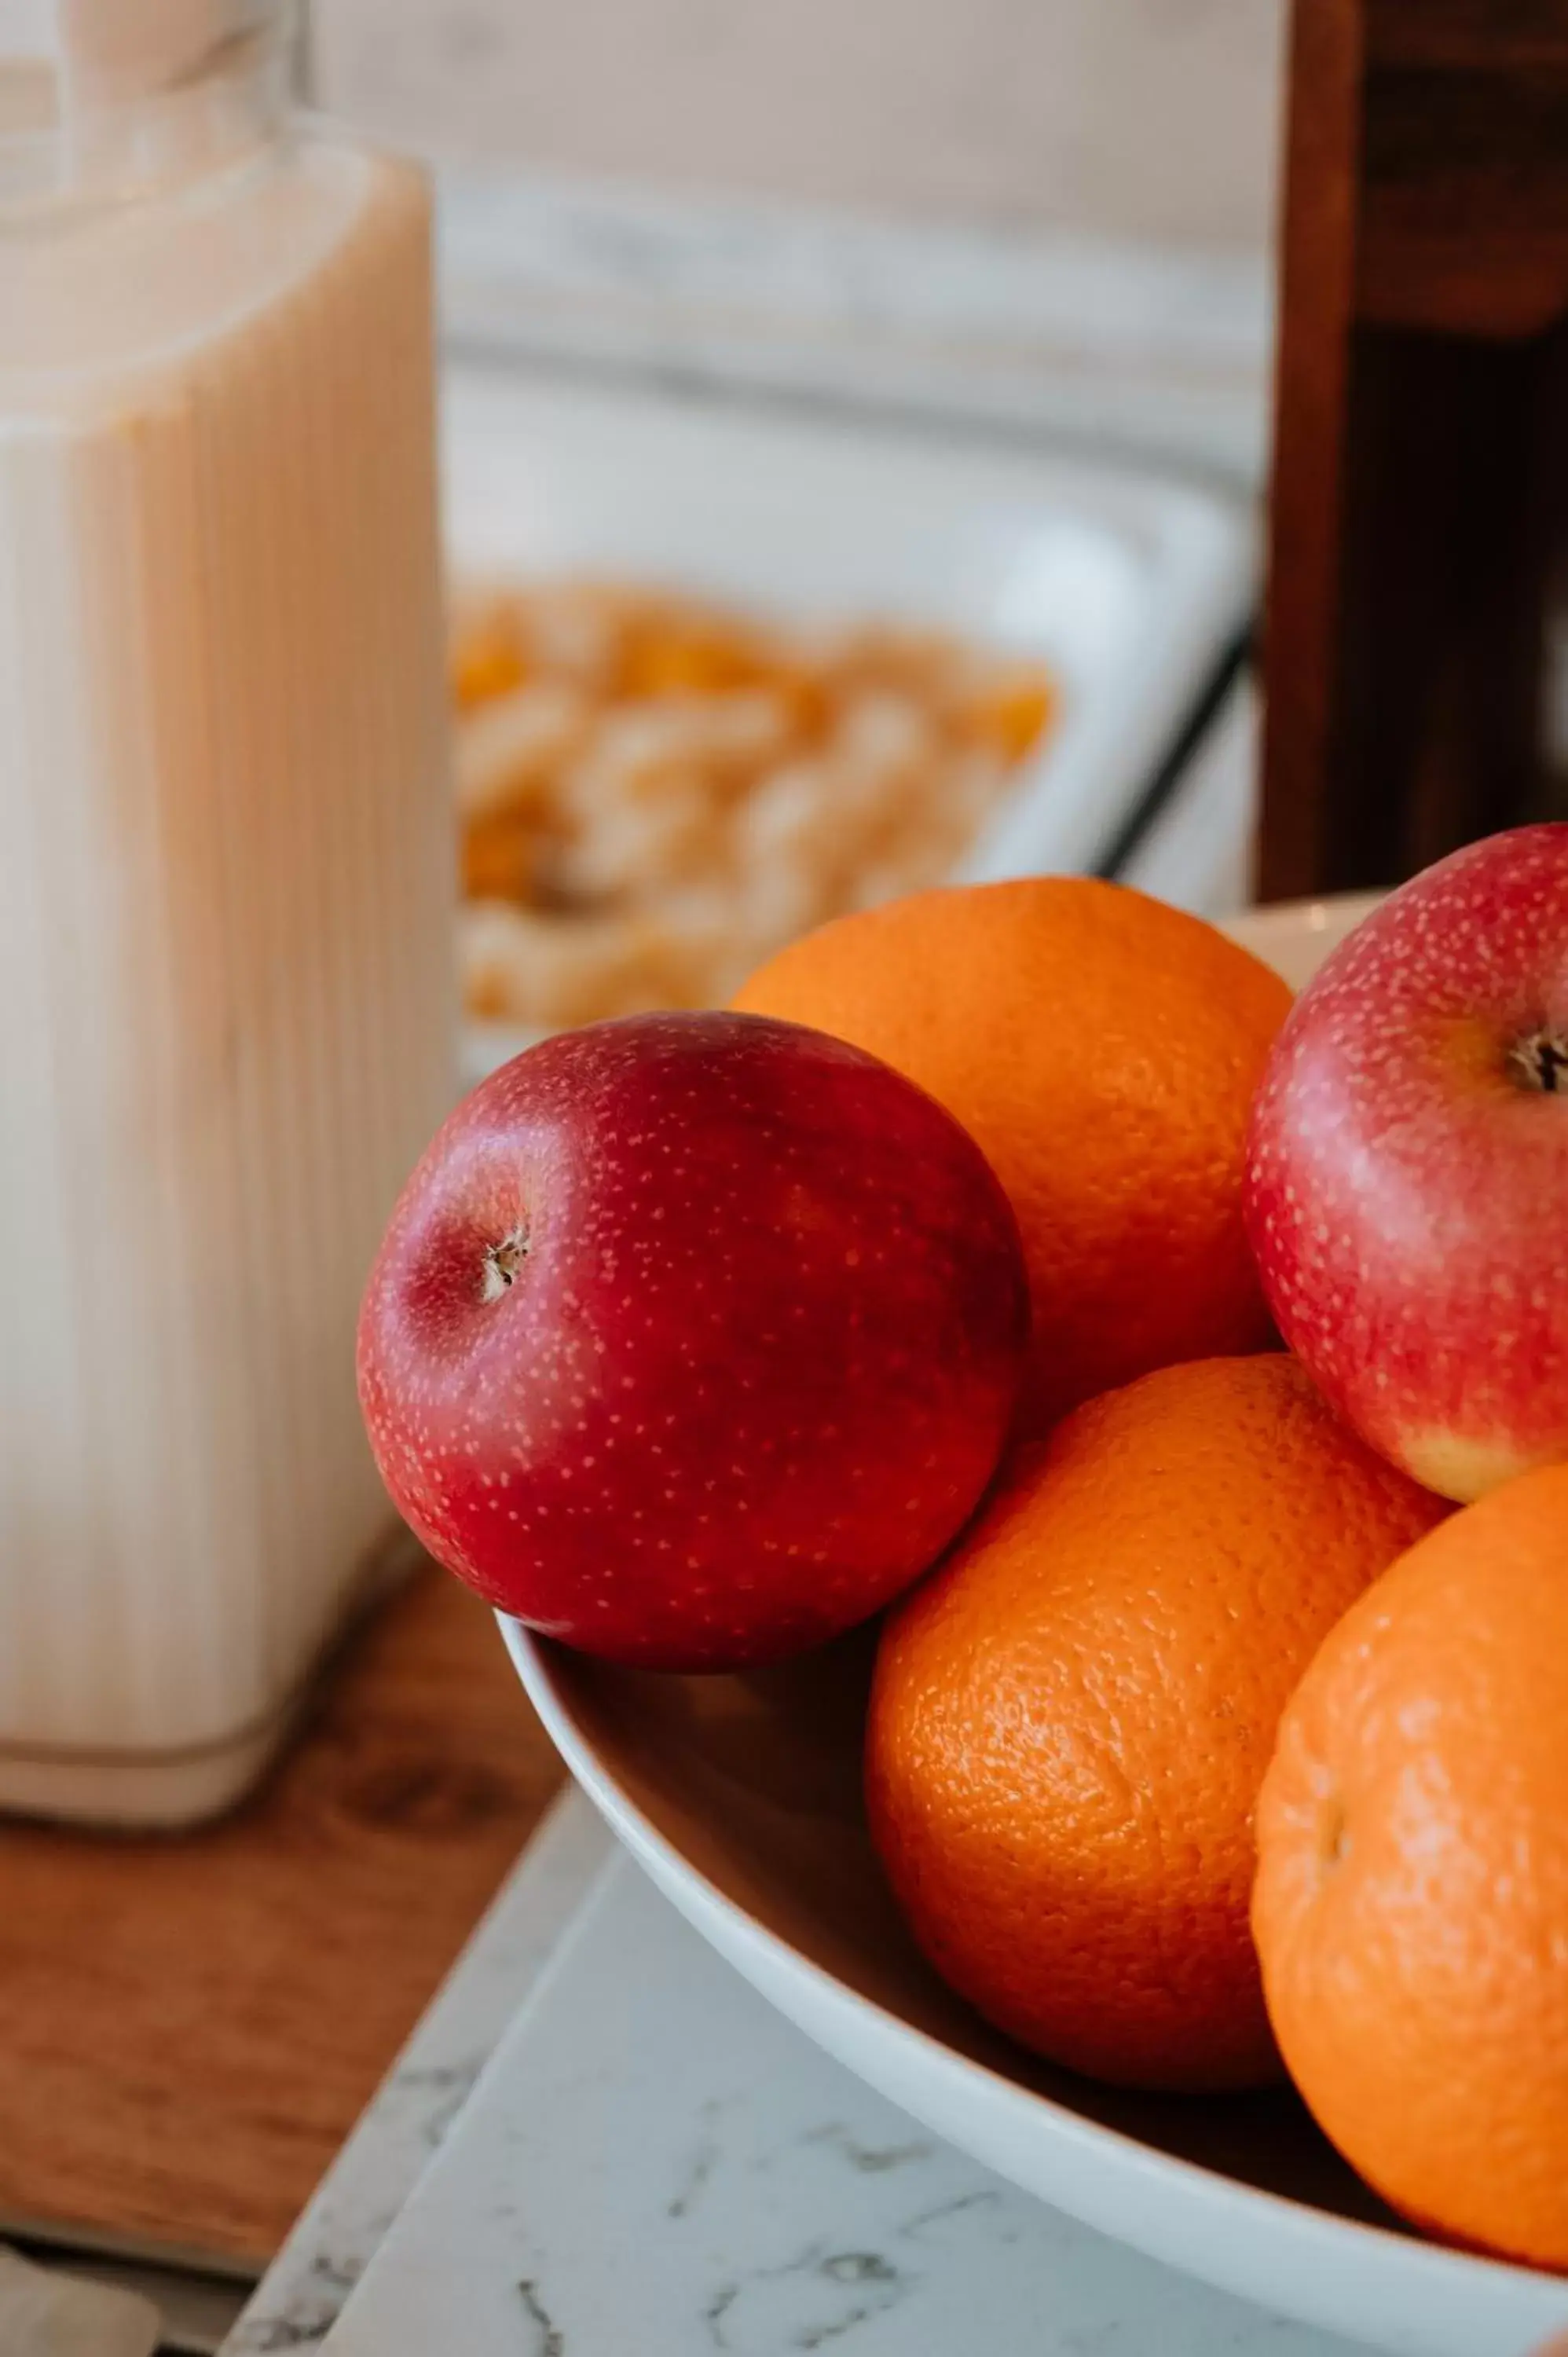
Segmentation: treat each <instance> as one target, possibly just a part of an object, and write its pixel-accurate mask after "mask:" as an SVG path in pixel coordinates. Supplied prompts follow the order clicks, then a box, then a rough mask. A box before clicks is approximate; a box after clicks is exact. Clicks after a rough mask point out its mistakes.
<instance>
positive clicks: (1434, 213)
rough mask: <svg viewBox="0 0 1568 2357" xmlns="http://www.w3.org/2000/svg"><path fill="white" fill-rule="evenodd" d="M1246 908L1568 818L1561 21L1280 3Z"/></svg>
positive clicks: (1505, 10) (1566, 74) (1534, 7)
mask: <svg viewBox="0 0 1568 2357" xmlns="http://www.w3.org/2000/svg"><path fill="white" fill-rule="evenodd" d="M1266 672H1267V695H1268V713H1267V722H1266V732H1265V753H1264V787H1263V819H1262V840H1261V846H1260V875H1259V884H1260V889H1261V893H1262V897H1263V898H1264V899H1283V898H1289V897H1292V896H1294V895H1297V894H1303V893H1313V892H1319V891H1329V890H1337V889H1341V888H1350V887H1354V886H1359V885H1375V884H1385V883H1391V882H1394V881H1396V880H1398V879H1399V878H1400V877H1402V876H1404V875H1408V874H1409V873H1410V872H1411V871H1412V869H1414V868H1415V867H1418V866H1423V864H1424V863H1425V862H1426V861H1428V860H1429V859H1432V858H1434V857H1436V856H1438V855H1439V854H1440V853H1442V852H1444V851H1445V850H1448V849H1450V848H1452V846H1453V845H1455V844H1457V843H1460V842H1463V841H1465V840H1466V839H1468V838H1469V837H1471V836H1474V835H1477V834H1486V833H1488V832H1490V831H1491V830H1492V829H1494V828H1496V827H1500V826H1507V825H1509V824H1513V823H1518V822H1519V821H1521V820H1523V819H1526V818H1530V817H1535V816H1562V815H1568V0H1294V31H1293V41H1292V61H1291V92H1290V104H1289V145H1288V156H1287V170H1286V198H1285V212H1284V223H1283V276H1282V317H1281V335H1280V365H1279V387H1278V398H1277V414H1276V448H1275V467H1274V485H1273V527H1272V552H1271V565H1270V588H1269V608H1268V625H1267V639H1266Z"/></svg>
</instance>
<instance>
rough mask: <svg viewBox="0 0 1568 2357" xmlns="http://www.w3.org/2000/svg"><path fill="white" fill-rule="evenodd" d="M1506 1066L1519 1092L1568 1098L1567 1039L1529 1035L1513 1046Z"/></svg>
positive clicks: (1550, 1034) (1558, 1035)
mask: <svg viewBox="0 0 1568 2357" xmlns="http://www.w3.org/2000/svg"><path fill="white" fill-rule="evenodd" d="M1509 1064H1510V1065H1511V1066H1512V1068H1513V1073H1514V1077H1515V1079H1516V1080H1517V1081H1518V1082H1519V1084H1520V1087H1521V1088H1526V1089H1534V1090H1539V1091H1540V1092H1541V1093H1543V1094H1544V1095H1546V1096H1559V1095H1568V1039H1564V1038H1563V1035H1562V1034H1561V1033H1560V1032H1555V1031H1532V1032H1531V1033H1530V1038H1529V1039H1520V1040H1519V1041H1517V1042H1516V1043H1515V1045H1514V1047H1513V1048H1512V1049H1510V1051H1509Z"/></svg>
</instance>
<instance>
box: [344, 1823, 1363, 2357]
mask: <svg viewBox="0 0 1568 2357" xmlns="http://www.w3.org/2000/svg"><path fill="white" fill-rule="evenodd" d="M840 2351H843V2352H844V2357H978V2352H985V2357H1353V2352H1351V2351H1350V2349H1349V2346H1348V2344H1347V2343H1344V2342H1337V2341H1330V2340H1328V2339H1326V2338H1325V2337H1324V2336H1323V2335H1321V2334H1319V2333H1315V2332H1312V2331H1309V2330H1305V2329H1303V2328H1300V2327H1297V2326H1294V2325H1289V2324H1286V2323H1283V2322H1281V2321H1279V2320H1278V2319H1272V2318H1269V2317H1266V2316H1264V2315H1262V2313H1260V2312H1259V2311H1258V2310H1256V2309H1251V2308H1248V2307H1246V2306H1244V2305H1242V2304H1241V2303H1240V2302H1239V2301H1237V2300H1234V2299H1230V2298H1226V2297H1224V2296H1222V2295H1221V2294H1219V2293H1218V2292H1213V2291H1210V2290H1208V2289H1207V2288H1205V2287H1202V2286H1199V2285H1197V2284H1194V2283H1190V2282H1187V2280H1185V2279H1184V2278H1182V2277H1180V2276H1176V2275H1174V2274H1172V2273H1170V2272H1169V2271H1168V2270H1166V2269H1165V2268H1163V2267H1160V2266H1155V2264H1154V2263H1153V2262H1152V2261H1149V2260H1145V2259H1143V2258H1140V2257H1138V2256H1136V2255H1134V2254H1133V2253H1131V2252H1128V2251H1125V2250H1122V2248H1120V2247H1119V2246H1118V2245H1116V2244H1112V2243H1110V2242H1108V2241H1106V2240H1104V2239H1103V2238H1102V2237H1101V2236H1099V2235H1096V2234H1093V2233H1089V2232H1087V2231H1086V2230H1085V2229H1083V2228H1081V2227H1079V2226H1076V2225H1074V2224H1073V2223H1071V2222H1069V2220H1068V2219H1066V2218H1064V2217H1061V2216H1060V2215H1058V2213H1056V2212H1052V2211H1049V2210H1047V2209H1045V2208H1043V2207H1042V2206H1041V2205H1039V2204H1038V2203H1036V2202H1034V2201H1029V2200H1028V2199H1027V2198H1026V2197H1025V2196H1024V2195H1022V2194H1019V2193H1017V2192H1015V2191H1014V2190H1012V2189H1011V2188H1010V2187H1008V2186H1006V2185H1004V2184H1003V2183H1002V2182H1001V2181H1000V2180H999V2179H995V2178H993V2177H991V2176H989V2175H987V2174H986V2172H985V2171H984V2170H983V2169H979V2168H977V2167H976V2165H975V2164H974V2163H973V2162H972V2161H970V2160H968V2159H966V2158H963V2157H962V2156H961V2154H959V2153H956V2152H954V2151H952V2150H950V2148H948V2147H945V2146H943V2145H942V2144H940V2142H939V2141H937V2140H936V2139H935V2138H933V2137H931V2136H928V2135H927V2134H925V2133H924V2132H923V2131H922V2130H921V2129H919V2128H918V2127H917V2126H914V2125H913V2124H912V2123H911V2122H910V2121H909V2120H908V2119H907V2118H906V2117H905V2116H904V2115H901V2114H900V2113H898V2112H897V2111H896V2110H895V2109H894V2108H893V2107H892V2106H891V2105H890V2104H886V2103H884V2102H883V2101H882V2100H881V2099H880V2098H879V2097H877V2096H875V2095H874V2094H872V2093H870V2092H869V2090H867V2089H866V2088H865V2087H864V2086H862V2085H861V2084H860V2083H859V2082H858V2081H856V2080H855V2079H854V2078H853V2077H851V2076H850V2074H849V2073H848V2072H845V2071H843V2070H842V2069H841V2068H840V2067H839V2066H838V2065H837V2064H836V2063H834V2062H832V2061H830V2060H829V2059H828V2058H827V2057H826V2056H825V2055H823V2054H822V2053H820V2052H819V2051H818V2050H817V2049H816V2048H815V2047H813V2046H811V2044H810V2043H809V2042H808V2041H807V2040H805V2039H804V2038H803V2037H802V2036H801V2035H800V2032H799V2031H797V2030H795V2029H792V2028H791V2027H790V2026H789V2024H788V2023H786V2022H785V2021H784V2020H782V2019H781V2018H779V2016H778V2015H776V2014H775V2013H774V2012H773V2011H772V2010H771V2008H770V2007H768V2006H767V2005H766V2004H765V2003H764V2001H763V2000H762V1999H761V1998H760V1997H759V1996H757V1995H756V1994H755V1993H754V1992H753V1991H752V1990H750V1989H749V1988H747V1987H746V1986H745V1985H744V1984H743V1983H742V1982H741V1981H740V1979H739V1978H738V1977H737V1976H736V1975H735V1974H734V1973H732V1972H731V1971H730V1969H729V1968H728V1967H727V1966H726V1965H725V1964H723V1963H721V1962H720V1961H719V1960H718V1959H717V1958H716V1957H714V1955H713V1954H712V1953H710V1952H709V1951H708V1950H707V1949H706V1948H705V1947H704V1946H703V1943H701V1942H700V1941H699V1940H698V1939H697V1937H696V1935H695V1934H694V1933H693V1932H691V1931H689V1930H688V1929H687V1927H686V1926H685V1925H684V1924H683V1923H682V1922H681V1921H680V1920H679V1919H678V1918H677V1917H676V1916H675V1914H674V1913H673V1912H672V1910H671V1909H670V1908H669V1907H668V1906H667V1904H666V1903H665V1901H664V1900H661V1899H660V1897H659V1896H658V1895H657V1893H656V1892H655V1891H654V1890H653V1889H652V1888H651V1887H650V1885H649V1884H647V1883H646V1882H645V1881H644V1880H643V1879H642V1878H641V1877H640V1875H639V1873H638V1871H637V1869H636V1868H635V1867H632V1866H631V1865H630V1864H629V1863H628V1862H625V1861H618V1862H617V1863H616V1864H615V1865H614V1866H613V1867H610V1868H609V1869H608V1870H607V1873H606V1875H605V1876H604V1878H602V1880H601V1881H600V1882H599V1884H598V1885H597V1886H596V1890H595V1892H594V1895H593V1897H592V1899H591V1900H590V1901H589V1903H588V1905H587V1907H586V1908H585V1910H584V1913H583V1915H582V1917H581V1919H580V1920H579V1921H578V1923H577V1925H576V1926H575V1928H574V1931H573V1932H572V1933H571V1934H570V1936H569V1937H568V1939H567V1940H566V1941H565V1942H564V1943H563V1945H562V1947H561V1949H560V1951H559V1953H558V1954H557V1956H556V1958H555V1961H554V1962H553V1964H552V1965H551V1967H550V1968H549V1970H548V1973H547V1975H546V1976H545V1978H544V1980H543V1981H542V1983H541V1986H540V1987H539V1989H538V1991H537V1993H536V1995H535V1997H534V2000H533V2002H532V2005H531V2006H530V2007H529V2010H528V2012H527V2013H526V2015H525V2016H524V2017H523V2018H521V2021H520V2022H519V2024H518V2025H517V2027H516V2028H515V2029H514V2030H513V2031H512V2033H511V2034H510V2036H509V2038H508V2039H507V2040H506V2041H505V2042H504V2044H503V2045H502V2046H501V2047H500V2048H499V2050H498V2051H497V2053H496V2055H495V2057H494V2059H493V2061H491V2062H490V2064H489V2067H488V2069H487V2071H486V2072H485V2075H484V2077H483V2078H482V2080H481V2081H480V2083H479V2085H478V2088H477V2089H476V2091H475V2093H474V2096H473V2099H472V2101H471V2103H470V2104H469V2105H468V2106H467V2110H466V2111H465V2112H464V2114H463V2116H462V2118H461V2120H460V2122H459V2124H458V2126H457V2127H456V2131H455V2133H454V2134H453V2135H452V2136H451V2137H449V2138H448V2140H447V2142H446V2146H445V2147H443V2149H442V2151H441V2153H440V2155H439V2156H438V2157H437V2158H436V2159H435V2161H434V2162H433V2163H432V2165H431V2168H430V2169H429V2170H428V2172H427V2173H426V2175H425V2177H424V2179H423V2181H422V2182H421V2184H420V2186H419V2188H418V2190H417V2191H416V2192H415V2193H414V2194H413V2197H412V2198H411V2200H410V2201H409V2203H408V2205H407V2207H406V2209H405V2211H404V2212H403V2216H402V2218H401V2219H400V2221H399V2222H398V2225H397V2227H396V2228H395V2229H394V2231H393V2233H392V2234H391V2235H390V2236H389V2238H388V2240H387V2242H386V2244H384V2245H383V2247H382V2249H381V2253H380V2254H379V2255H378V2256H377V2257H376V2258H375V2259H374V2260H373V2261H372V2263H371V2266H370V2267H369V2269H368V2270H367V2272H366V2274H365V2276H364V2278H363V2280H362V2282H361V2283H360V2287H359V2288H358V2290H357V2291H356V2292H355V2293H354V2295H353V2297H352V2298H350V2299H349V2302H348V2304H347V2306H346V2307H345V2309H344V2310H343V2313H342V2315H341V2316H340V2317H339V2319H338V2323H337V2325H336V2327H335V2328H334V2330H333V2331H332V2332H331V2333H330V2334H329V2335H328V2341H327V2343H326V2357H435V2352H461V2357H704V2352H707V2357H812V2352H830V2357H838V2352H840Z"/></svg>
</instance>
